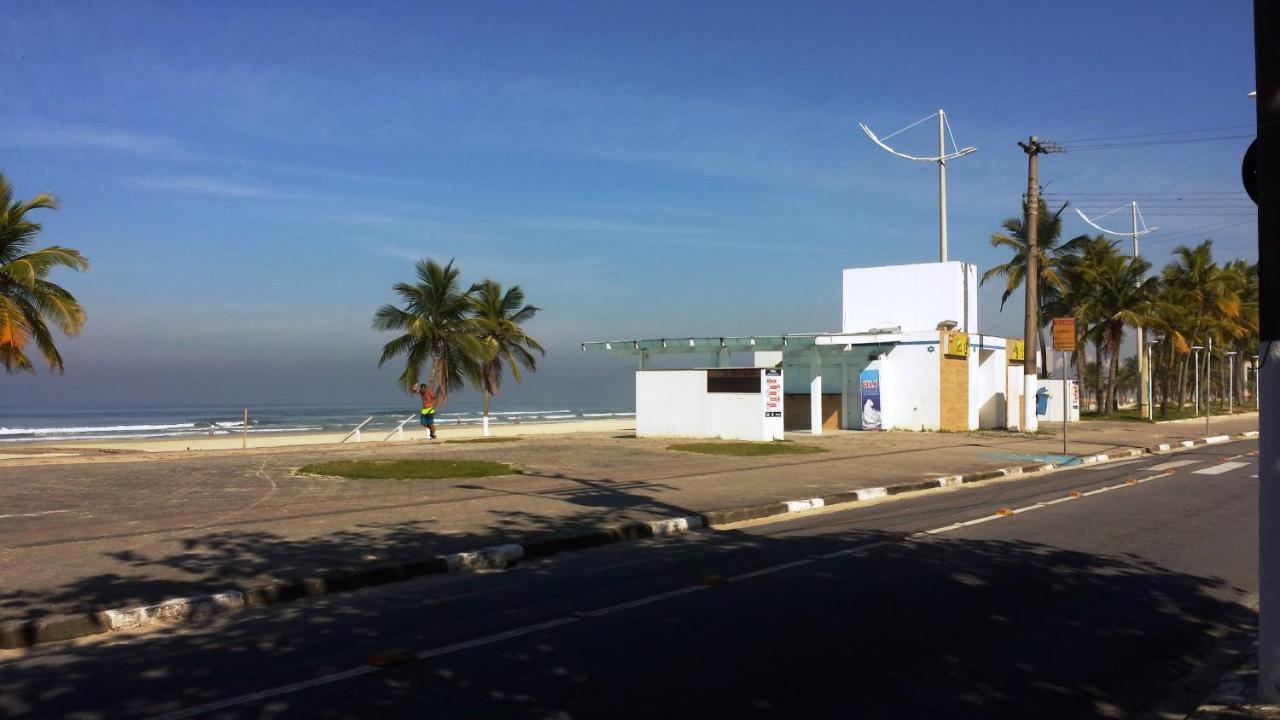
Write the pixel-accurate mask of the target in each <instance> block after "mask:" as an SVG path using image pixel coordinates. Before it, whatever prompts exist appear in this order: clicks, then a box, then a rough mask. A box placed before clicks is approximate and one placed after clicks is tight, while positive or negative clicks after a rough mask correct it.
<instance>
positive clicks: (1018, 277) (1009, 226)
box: [979, 199, 1067, 368]
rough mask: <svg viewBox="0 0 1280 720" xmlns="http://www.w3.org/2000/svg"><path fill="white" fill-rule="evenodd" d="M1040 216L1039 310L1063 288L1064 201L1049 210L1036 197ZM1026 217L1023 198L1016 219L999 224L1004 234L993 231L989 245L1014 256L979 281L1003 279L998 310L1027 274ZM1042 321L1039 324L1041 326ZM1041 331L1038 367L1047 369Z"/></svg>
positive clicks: (1038, 250)
mask: <svg viewBox="0 0 1280 720" xmlns="http://www.w3.org/2000/svg"><path fill="white" fill-rule="evenodd" d="M1038 202H1039V215H1038V216H1037V219H1036V262H1037V270H1038V274H1039V276H1040V277H1039V282H1038V284H1037V288H1038V289H1039V295H1038V296H1037V299H1038V303H1037V304H1038V305H1039V306H1040V307H1039V308H1037V309H1038V310H1039V309H1043V308H1044V307H1045V305H1046V304H1048V303H1051V302H1052V301H1053V297H1054V295H1055V293H1057V292H1060V291H1061V289H1062V277H1061V275H1060V274H1059V267H1058V258H1059V256H1061V255H1062V254H1063V249H1062V248H1060V247H1058V238H1059V237H1060V236H1061V235H1062V212H1063V211H1064V210H1066V209H1067V203H1063V204H1062V207H1060V208H1058V210H1057V212H1053V213H1050V212H1049V210H1048V208H1047V207H1046V206H1045V203H1044V200H1043V199H1039V200H1038ZM1026 216H1027V201H1026V200H1025V199H1024V200H1023V201H1022V216H1021V217H1016V218H1012V217H1011V218H1007V219H1005V221H1004V222H1003V223H1001V224H1000V225H1001V227H1003V228H1004V230H1005V232H1003V233H992V235H991V246H992V247H996V248H1008V249H1009V250H1012V251H1013V258H1011V259H1010V260H1009V262H1007V263H1004V264H1003V265H997V266H995V267H993V268H991V269H990V270H987V271H986V272H985V273H983V274H982V280H981V282H980V283H979V284H980V285H981V284H985V283H986V282H987V281H988V280H991V279H992V278H996V277H1003V278H1004V279H1005V284H1004V292H1003V293H1001V294H1000V309H1001V310H1004V304H1005V302H1007V301H1008V300H1009V298H1010V297H1012V296H1013V293H1014V292H1015V291H1017V289H1018V288H1019V287H1022V281H1023V279H1024V276H1025V275H1026V273H1027V231H1026V227H1025V226H1026V222H1025V221H1024V220H1023V218H1025V217H1026ZM1040 318H1041V320H1042V321H1044V320H1046V317H1045V314H1044V313H1043V312H1041V313H1040ZM1043 326H1044V322H1042V323H1041V329H1043ZM1043 335H1044V333H1043V332H1042V333H1041V338H1040V361H1041V367H1045V368H1047V367H1048V366H1049V365H1048V351H1047V350H1046V349H1045V346H1044V337H1043Z"/></svg>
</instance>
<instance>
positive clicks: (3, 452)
mask: <svg viewBox="0 0 1280 720" xmlns="http://www.w3.org/2000/svg"><path fill="white" fill-rule="evenodd" d="M490 429H491V432H492V435H493V436H494V437H527V436H531V435H566V434H575V433H609V432H632V431H634V429H635V418H630V417H628V418H601V419H598V420H578V421H574V422H545V423H532V422H524V423H519V424H507V423H503V424H500V425H499V424H495V425H492V426H491V428H490ZM437 432H438V434H439V439H438V440H436V441H435V442H441V441H444V442H447V441H449V440H470V439H474V438H479V437H483V430H482V428H481V427H480V426H479V425H456V426H454V425H449V424H448V423H444V424H441V425H440V426H439V427H438V428H437ZM347 434H348V433H347V432H309V433H281V434H279V435H264V434H253V433H250V434H249V436H248V439H247V447H248V449H250V450H254V449H266V448H287V447H296V446H312V445H338V444H339V443H341V444H342V446H343V447H352V446H358V447H368V446H370V445H376V444H381V443H386V444H389V445H396V444H401V443H405V442H417V443H421V442H423V437H424V436H425V434H426V431H425V430H424V429H423V428H422V427H421V426H419V425H406V426H405V431H404V435H403V437H402V438H397V437H396V436H395V434H394V433H390V437H388V435H389V433H388V431H386V430H376V431H369V432H363V433H361V438H360V440H359V441H357V440H356V438H354V437H351V438H350V439H347V440H346V442H345V443H344V442H343V439H344V438H346V437H347ZM243 442H244V440H243V439H242V437H241V436H240V435H214V436H204V435H191V436H187V437H166V438H128V439H121V440H95V441H76V440H51V441H44V442H25V443H13V444H10V445H5V446H4V447H3V448H0V460H10V459H22V458H27V457H30V456H31V454H33V453H38V454H41V455H45V456H46V457H47V456H54V455H56V456H59V457H67V456H69V455H74V454H75V453H76V451H95V452H104V451H105V452H122V453H134V452H142V453H181V452H186V451H191V452H200V451H212V450H241V449H242V448H243V447H245V446H244V445H243V444H242V443H243Z"/></svg>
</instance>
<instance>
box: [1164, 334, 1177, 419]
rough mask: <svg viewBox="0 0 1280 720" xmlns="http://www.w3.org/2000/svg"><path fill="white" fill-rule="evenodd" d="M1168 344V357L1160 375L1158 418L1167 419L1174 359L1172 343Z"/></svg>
mask: <svg viewBox="0 0 1280 720" xmlns="http://www.w3.org/2000/svg"><path fill="white" fill-rule="evenodd" d="M1168 342H1169V352H1168V357H1166V358H1165V361H1164V368H1163V370H1164V372H1163V373H1161V375H1160V385H1161V388H1160V417H1169V390H1170V385H1171V384H1172V383H1171V380H1172V379H1173V367H1174V363H1175V361H1176V357H1175V356H1174V354H1173V341H1168Z"/></svg>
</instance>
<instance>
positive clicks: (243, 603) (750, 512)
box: [0, 430, 1258, 649]
mask: <svg viewBox="0 0 1280 720" xmlns="http://www.w3.org/2000/svg"><path fill="white" fill-rule="evenodd" d="M1256 437H1258V431H1256V430H1251V431H1248V432H1244V433H1240V434H1237V435H1234V436H1229V435H1214V436H1212V437H1207V438H1198V439H1195V440H1183V441H1182V442H1179V443H1176V444H1170V443H1161V444H1159V445H1155V446H1152V447H1149V448H1132V449H1127V450H1112V451H1111V452H1108V453H1101V454H1098V455H1088V456H1085V457H1081V458H1079V463H1074V462H1073V463H1038V464H1032V465H1019V466H1013V467H1007V468H1000V469H996V470H982V471H978V472H972V473H966V474H963V475H948V476H945V477H939V478H930V479H928V480H920V481H916V482H909V483H899V484H897V485H887V486H884V487H872V488H860V489H857V490H848V491H844V492H837V493H833V494H831V495H826V496H823V497H814V498H804V499H800V500H781V501H777V502H767V503H760V504H757V505H745V506H742V507H734V508H723V509H719V510H708V511H706V512H703V513H700V514H698V515H690V516H687V517H676V518H664V519H661V520H652V521H649V522H636V523H628V524H625V525H615V526H608V527H601V528H594V529H591V530H587V531H585V532H582V533H578V534H574V535H560V536H551V537H547V538H541V539H538V540H533V541H530V542H526V543H519V544H517V543H508V544H504V545H497V546H494V547H487V548H480V549H478V550H469V551H466V552H458V553H451V554H448V555H436V556H433V557H430V558H427V559H425V560H415V561H411V562H406V563H398V564H393V565H382V566H376V567H371V568H362V569H359V570H340V571H335V572H331V573H327V574H325V575H322V576H319V577H312V578H303V579H300V580H292V581H281V582H273V583H268V584H265V585H259V586H253V587H248V588H244V589H237V590H226V591H223V592H218V593H213V594H210V595H197V596H192V597H185V598H174V599H171V600H166V601H164V602H161V603H156V604H153V605H141V606H136V607H126V608H116V609H109V610H101V611H98V612H94V613H81V614H76V615H56V616H51V617H47V618H40V619H36V620H22V621H18V622H11V623H3V624H0V649H14V648H24V647H31V646H33V645H40V644H44V643H50V642H58V641H61V640H71V639H74V638H78V637H85V636H89V635H100V634H104V633H110V632H115V631H118V630H126V629H133V628H140V627H146V626H148V625H155V624H161V623H166V624H173V623H182V622H194V621H199V620H207V619H210V618H213V617H217V616H220V615H229V614H233V613H238V612H242V611H244V610H246V609H248V608H252V607H265V606H268V605H275V604H277V603H282V602H290V601H293V600H298V599H301V598H305V597H315V596H317V595H327V594H330V593H336V592H345V591H349V590H356V589H359V588H364V587H374V586H377V585H385V584H387V583H393V582H400V581H402V580H409V579H412V578H416V577H421V576H423V575H436V574H442V573H451V572H467V571H474V570H484V569H502V568H506V567H510V566H511V565H514V564H515V563H517V562H519V561H520V560H522V559H525V558H539V557H546V556H549V555H555V554H558V553H563V552H570V551H573V550H584V549H587V548H593V547H599V546H601V545H610V544H613V543H617V542H623V541H627V540H639V539H643V538H655V537H665V536H670V535H680V534H683V533H687V532H690V531H693V530H698V529H700V528H704V527H706V528H714V527H716V526H723V525H731V524H734V523H740V522H744V521H747V520H759V519H762V518H769V517H777V516H783V515H789V514H793V513H802V512H808V511H812V510H816V509H819V508H824V507H831V506H834V505H851V504H854V503H858V502H865V501H867V500H874V499H876V498H882V497H888V496H892V495H901V494H903V493H909V492H921V491H927V490H938V489H941V488H947V487H953V486H956V485H963V484H967V483H975V482H981V481H983V480H993V479H996V478H1001V477H1008V478H1013V477H1022V476H1030V475H1039V474H1043V473H1049V472H1054V471H1057V470H1063V469H1070V468H1073V467H1076V465H1077V464H1083V465H1092V464H1096V463H1105V462H1111V461H1115V460H1125V459H1129V458H1134V457H1140V456H1142V455H1149V454H1160V453H1165V452H1177V451H1180V450H1182V449H1185V448H1191V447H1197V446H1200V445H1213V444H1217V443H1223V442H1228V441H1230V440H1244V439H1251V438H1256Z"/></svg>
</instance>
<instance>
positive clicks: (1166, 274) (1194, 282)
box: [1162, 240, 1247, 401]
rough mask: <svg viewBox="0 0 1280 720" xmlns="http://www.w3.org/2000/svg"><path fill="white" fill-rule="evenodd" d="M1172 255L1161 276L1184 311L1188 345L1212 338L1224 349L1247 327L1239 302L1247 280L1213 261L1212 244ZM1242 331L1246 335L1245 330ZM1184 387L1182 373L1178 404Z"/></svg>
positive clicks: (1183, 247) (1242, 304) (1188, 248)
mask: <svg viewBox="0 0 1280 720" xmlns="http://www.w3.org/2000/svg"><path fill="white" fill-rule="evenodd" d="M1173 254H1174V258H1175V259H1174V262H1172V263H1169V264H1168V265H1166V266H1165V268H1164V270H1163V272H1162V276H1163V278H1164V282H1165V284H1166V285H1168V286H1169V287H1170V288H1171V289H1172V290H1173V291H1174V292H1176V293H1177V295H1178V297H1179V298H1180V300H1181V302H1182V303H1183V307H1184V308H1185V312H1186V314H1187V321H1188V322H1189V323H1190V326H1189V327H1185V328H1184V330H1183V334H1184V335H1185V336H1186V337H1187V338H1188V339H1189V340H1190V341H1191V344H1197V345H1203V344H1205V341H1206V340H1207V339H1208V338H1209V337H1213V339H1214V345H1216V346H1218V347H1223V346H1224V341H1230V339H1232V338H1237V337H1239V335H1240V332H1241V330H1242V326H1246V325H1247V321H1246V320H1243V319H1242V318H1243V312H1244V309H1245V307H1244V301H1243V299H1242V298H1241V293H1242V292H1245V291H1246V290H1247V286H1246V283H1247V280H1246V279H1245V278H1242V277H1241V276H1240V274H1238V273H1234V272H1229V271H1227V270H1224V269H1223V268H1221V267H1219V266H1218V264H1217V263H1215V262H1214V261H1213V241H1212V240H1205V241H1204V242H1202V243H1200V244H1199V245H1197V246H1195V247H1193V248H1190V247H1187V246H1185V245H1179V246H1178V247H1177V248H1176V249H1174V251H1173ZM1244 329H1245V331H1246V332H1247V327H1246V328H1244ZM1184 362H1185V361H1184ZM1186 383H1187V381H1186V373H1185V372H1184V373H1183V380H1182V383H1180V387H1179V393H1178V394H1179V399H1180V401H1181V397H1182V395H1183V394H1184V392H1185V385H1186Z"/></svg>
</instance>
